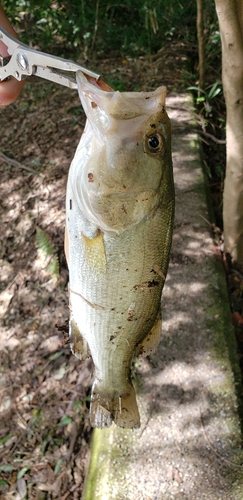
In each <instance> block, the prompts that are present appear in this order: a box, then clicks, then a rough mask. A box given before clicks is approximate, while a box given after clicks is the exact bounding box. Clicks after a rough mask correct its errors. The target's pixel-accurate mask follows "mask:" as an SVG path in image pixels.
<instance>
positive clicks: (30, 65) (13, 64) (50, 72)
mask: <svg viewBox="0 0 243 500" xmlns="http://www.w3.org/2000/svg"><path fill="white" fill-rule="evenodd" d="M0 41H1V42H3V43H4V44H5V45H6V46H7V48H8V53H9V57H1V54H0V82H1V81H3V80H6V79H7V78H9V77H10V76H12V77H14V78H16V80H22V79H23V78H24V77H26V76H30V75H36V76H39V77H40V78H45V79H46V80H50V81H52V82H56V83H59V84H60V85H64V86H65V87H69V88H71V89H77V83H76V78H75V75H74V76H72V75H70V74H69V73H76V72H77V71H81V72H82V73H84V75H87V76H89V77H92V78H94V79H95V80H97V81H98V80H99V79H100V75H99V74H98V73H95V72H93V71H90V70H88V69H87V68H84V67H83V66H80V65H79V64H77V63H75V62H73V61H69V60H68V59H63V58H61V57H56V56H52V55H49V54H46V53H45V52H39V51H38V50H34V49H32V48H31V47H28V45H25V44H23V43H21V42H19V40H17V39H16V38H14V37H13V36H12V35H10V34H9V33H8V32H7V31H6V30H4V29H3V28H2V27H1V26H0ZM65 72H67V74H65Z"/></svg>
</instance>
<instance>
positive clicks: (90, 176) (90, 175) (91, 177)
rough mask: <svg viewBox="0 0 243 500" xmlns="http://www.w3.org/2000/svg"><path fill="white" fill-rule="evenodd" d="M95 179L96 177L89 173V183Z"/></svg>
mask: <svg viewBox="0 0 243 500" xmlns="http://www.w3.org/2000/svg"><path fill="white" fill-rule="evenodd" d="M93 177H94V176H93V174H92V173H91V172H89V174H88V179H89V182H94V179H93Z"/></svg>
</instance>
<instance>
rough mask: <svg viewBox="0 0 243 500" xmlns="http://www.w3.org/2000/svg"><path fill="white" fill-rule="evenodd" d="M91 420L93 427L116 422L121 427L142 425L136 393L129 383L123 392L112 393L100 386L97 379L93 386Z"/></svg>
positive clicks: (105, 425) (108, 425) (106, 425)
mask: <svg viewBox="0 0 243 500" xmlns="http://www.w3.org/2000/svg"><path fill="white" fill-rule="evenodd" d="M90 422H91V425H92V427H99V428H100V429H102V428H103V427H110V425H111V424H112V422H115V424H116V425H118V426H119V427H123V428H127V429H134V428H137V427H140V417H139V411H138V406H137V400H136V394H135V391H134V388H133V386H132V384H128V385H127V387H126V390H125V392H123V394H118V392H117V391H116V392H113V393H111V392H110V391H107V392H106V391H105V390H104V388H103V387H102V388H101V387H99V382H98V381H97V380H96V381H95V382H94V384H93V388H92V396H91V406H90Z"/></svg>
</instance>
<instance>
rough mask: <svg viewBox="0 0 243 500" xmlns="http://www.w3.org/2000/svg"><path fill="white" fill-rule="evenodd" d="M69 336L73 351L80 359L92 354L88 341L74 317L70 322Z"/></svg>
mask: <svg viewBox="0 0 243 500" xmlns="http://www.w3.org/2000/svg"><path fill="white" fill-rule="evenodd" d="M69 338H70V346H71V351H72V353H73V354H74V355H75V356H76V357H77V358H78V359H80V360H83V359H86V358H88V357H89V356H90V350H89V346H88V342H87V341H86V340H85V339H84V337H83V335H82V334H81V333H80V331H79V329H78V327H77V325H76V323H75V321H74V320H73V319H71V320H70V323H69Z"/></svg>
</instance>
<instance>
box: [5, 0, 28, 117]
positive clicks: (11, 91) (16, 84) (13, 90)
mask: <svg viewBox="0 0 243 500" xmlns="http://www.w3.org/2000/svg"><path fill="white" fill-rule="evenodd" d="M0 26H2V27H3V28H4V29H5V30H6V31H8V33H10V34H11V35H13V36H14V37H17V35H16V33H15V31H14V29H13V27H12V26H11V24H10V22H9V20H8V19H7V17H6V14H5V12H4V10H3V8H2V6H1V5H0ZM0 55H1V56H3V57H6V56H8V55H9V54H8V49H7V47H6V45H5V44H4V43H3V42H1V41H0ZM23 85H24V81H18V80H16V79H15V78H13V77H11V78H9V79H8V80H5V81H3V82H0V107H1V108H2V107H4V106H7V105H8V104H11V102H13V101H15V99H17V97H18V96H19V94H20V92H21V90H22V88H23Z"/></svg>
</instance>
